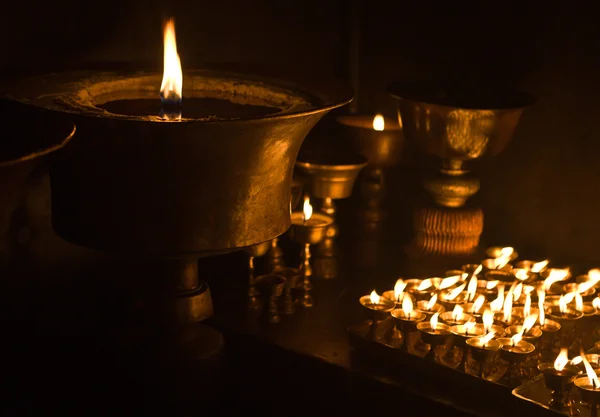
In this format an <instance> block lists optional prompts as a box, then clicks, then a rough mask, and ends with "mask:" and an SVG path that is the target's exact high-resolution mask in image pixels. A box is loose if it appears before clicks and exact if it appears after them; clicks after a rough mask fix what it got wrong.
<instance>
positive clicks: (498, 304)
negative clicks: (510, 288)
mask: <svg viewBox="0 0 600 417" xmlns="http://www.w3.org/2000/svg"><path fill="white" fill-rule="evenodd" d="M503 305H504V286H499V287H498V297H496V299H495V300H494V301H492V302H491V303H490V308H491V309H492V311H493V312H495V313H496V312H498V311H500V310H502V306H503Z"/></svg>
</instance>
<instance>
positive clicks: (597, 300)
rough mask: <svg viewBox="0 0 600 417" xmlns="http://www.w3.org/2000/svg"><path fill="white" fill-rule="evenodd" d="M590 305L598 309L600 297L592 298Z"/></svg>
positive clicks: (599, 308) (599, 307)
mask: <svg viewBox="0 0 600 417" xmlns="http://www.w3.org/2000/svg"><path fill="white" fill-rule="evenodd" d="M592 305H593V306H594V308H595V309H596V310H600V298H598V297H596V298H594V301H592Z"/></svg>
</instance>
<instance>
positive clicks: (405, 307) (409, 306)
mask: <svg viewBox="0 0 600 417" xmlns="http://www.w3.org/2000/svg"><path fill="white" fill-rule="evenodd" d="M402 311H403V312H404V314H405V315H406V316H407V317H408V318H410V313H412V311H413V302H412V299H411V298H410V297H404V300H402Z"/></svg>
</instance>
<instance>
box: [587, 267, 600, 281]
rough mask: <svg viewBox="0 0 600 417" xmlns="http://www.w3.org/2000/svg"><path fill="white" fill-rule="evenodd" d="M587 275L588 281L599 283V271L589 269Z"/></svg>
mask: <svg viewBox="0 0 600 417" xmlns="http://www.w3.org/2000/svg"><path fill="white" fill-rule="evenodd" d="M587 275H588V278H589V279H590V280H593V281H596V282H600V269H597V268H594V269H590V270H589V271H588V273H587Z"/></svg>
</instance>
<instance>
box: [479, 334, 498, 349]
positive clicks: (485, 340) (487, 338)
mask: <svg viewBox="0 0 600 417" xmlns="http://www.w3.org/2000/svg"><path fill="white" fill-rule="evenodd" d="M495 335H496V332H489V333H488V334H486V335H485V336H481V337H480V338H479V340H480V341H481V344H482V345H483V346H485V345H487V344H488V343H489V341H490V340H492V339H493V338H494V336H495Z"/></svg>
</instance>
